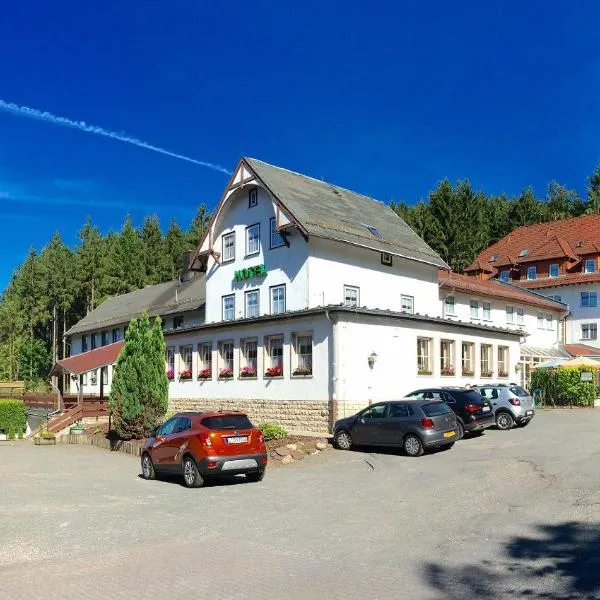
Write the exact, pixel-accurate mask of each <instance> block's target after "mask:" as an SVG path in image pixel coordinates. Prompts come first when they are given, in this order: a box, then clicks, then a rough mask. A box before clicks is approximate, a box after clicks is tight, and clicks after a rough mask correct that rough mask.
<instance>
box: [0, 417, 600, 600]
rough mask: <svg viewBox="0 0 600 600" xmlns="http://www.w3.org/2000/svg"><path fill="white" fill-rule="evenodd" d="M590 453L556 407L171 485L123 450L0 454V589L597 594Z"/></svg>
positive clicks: (599, 578)
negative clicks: (408, 451) (489, 424)
mask: <svg viewBox="0 0 600 600" xmlns="http://www.w3.org/2000/svg"><path fill="white" fill-rule="evenodd" d="M599 444H600V411H596V412H594V411H593V410H581V411H561V412H554V413H544V414H539V415H538V416H537V417H536V419H535V420H534V421H533V423H532V424H531V425H530V426H529V427H527V428H525V429H517V430H514V431H510V432H500V431H488V432H487V433H486V434H485V435H484V436H482V437H480V438H474V439H467V440H464V441H461V442H459V443H457V444H456V445H455V447H454V448H453V449H452V450H450V451H448V452H441V453H437V454H433V455H429V456H425V457H423V458H421V459H409V458H405V457H403V456H400V455H397V454H394V453H389V454H386V453H360V452H347V453H344V452H338V451H329V452H327V453H324V454H322V455H318V456H314V457H309V458H307V459H305V460H304V461H302V462H301V463H298V464H293V465H289V466H287V467H283V468H279V469H273V470H272V471H271V472H270V473H269V474H268V475H267V477H266V478H265V480H264V481H263V482H262V483H260V484H246V483H244V484H236V485H224V486H214V487H207V488H204V489H199V490H187V489H185V488H183V487H182V486H181V485H179V484H177V483H176V482H146V481H144V480H142V479H141V478H140V477H139V476H138V473H139V468H138V462H137V459H134V458H132V457H130V456H128V455H124V454H119V453H109V452H106V451H103V450H99V449H96V448H90V447H83V446H60V445H59V446H56V447H35V446H33V445H31V444H29V443H16V442H15V443H12V444H11V443H1V444H0V485H1V491H0V595H1V596H2V597H6V598H11V599H14V600H18V599H21V598H34V597H35V598H39V597H40V594H41V595H42V597H45V598H53V597H64V598H71V597H80V596H81V597H83V596H86V597H87V598H89V599H90V600H95V599H100V598H102V599H106V598H110V599H119V598H157V597H159V598H160V597H165V598H169V599H177V598H188V597H193V598H217V599H223V600H227V599H230V598H231V599H233V598H235V599H242V598H243V599H245V600H256V599H259V598H261V599H262V598H268V599H272V598H279V597H284V598H285V599H286V600H295V599H296V598H299V599H305V598H311V599H312V598H327V599H328V600H330V599H338V598H340V599H341V598H344V599H347V598H368V599H376V598H378V599H387V598H390V599H398V598H418V599H420V598H432V599H437V598H439V599H441V598H444V599H445V600H448V599H454V598H455V599H457V600H458V599H459V598H460V599H461V600H462V599H466V598H472V597H476V596H477V597H480V598H505V597H506V598H509V597H514V595H515V593H516V594H517V595H521V594H524V595H525V594H526V596H528V597H530V598H555V599H558V598H600V575H599V573H600V476H599V473H600V447H599Z"/></svg>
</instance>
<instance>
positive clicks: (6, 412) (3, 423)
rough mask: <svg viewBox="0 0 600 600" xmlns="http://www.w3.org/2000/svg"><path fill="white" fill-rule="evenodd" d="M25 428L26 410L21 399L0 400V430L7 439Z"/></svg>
mask: <svg viewBox="0 0 600 600" xmlns="http://www.w3.org/2000/svg"><path fill="white" fill-rule="evenodd" d="M26 430H27V411H26V410H25V404H24V403H23V400H0V431H3V432H4V433H6V435H7V437H8V438H9V439H12V440H14V439H15V436H17V435H19V434H20V433H21V434H23V433H25V431H26Z"/></svg>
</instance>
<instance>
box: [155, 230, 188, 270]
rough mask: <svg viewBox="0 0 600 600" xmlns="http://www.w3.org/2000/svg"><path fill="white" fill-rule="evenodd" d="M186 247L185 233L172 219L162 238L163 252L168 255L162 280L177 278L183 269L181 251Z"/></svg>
mask: <svg viewBox="0 0 600 600" xmlns="http://www.w3.org/2000/svg"><path fill="white" fill-rule="evenodd" d="M187 249H188V246H187V243H186V239H185V235H184V233H183V231H182V230H181V227H179V225H178V224H177V221H175V219H173V220H172V221H171V225H170V226H169V230H168V231H167V236H166V237H165V240H164V253H165V256H166V257H168V260H167V264H166V272H165V273H163V276H162V278H161V279H162V281H170V280H172V279H177V278H178V277H179V276H180V275H181V273H182V271H183V253H184V252H185V251H186V250H187Z"/></svg>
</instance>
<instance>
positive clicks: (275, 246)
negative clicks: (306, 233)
mask: <svg viewBox="0 0 600 600" xmlns="http://www.w3.org/2000/svg"><path fill="white" fill-rule="evenodd" d="M273 224H275V233H276V234H277V235H278V236H279V238H280V239H281V244H276V245H273ZM285 245H286V243H285V238H284V237H283V235H281V233H279V232H278V231H277V217H271V218H270V219H269V250H275V249H276V248H282V247H283V246H285Z"/></svg>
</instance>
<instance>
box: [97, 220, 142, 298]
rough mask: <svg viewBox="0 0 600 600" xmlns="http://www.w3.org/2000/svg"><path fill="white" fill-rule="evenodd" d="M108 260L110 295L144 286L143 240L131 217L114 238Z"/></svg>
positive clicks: (107, 270)
mask: <svg viewBox="0 0 600 600" xmlns="http://www.w3.org/2000/svg"><path fill="white" fill-rule="evenodd" d="M112 242H113V243H112V244H111V247H110V251H109V253H108V255H107V261H106V283H107V288H108V291H109V294H110V295H117V294H127V293H128V292H133V291H135V290H137V289H139V288H141V287H143V286H144V279H145V277H144V264H143V257H142V242H141V240H140V238H139V236H138V233H137V231H136V230H135V228H134V227H133V223H132V221H131V217H129V216H127V217H126V218H125V223H123V228H122V229H121V231H120V233H119V234H118V235H117V236H115V237H114V240H112Z"/></svg>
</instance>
